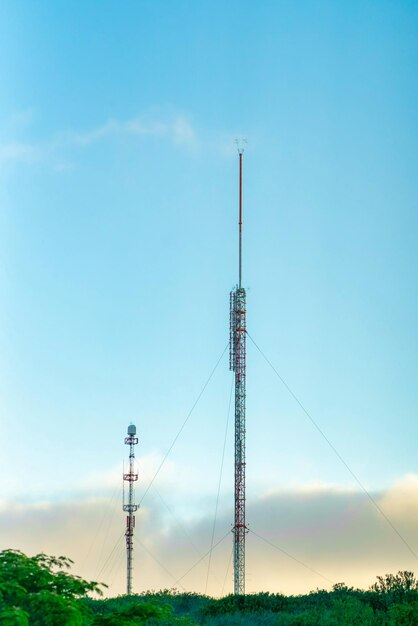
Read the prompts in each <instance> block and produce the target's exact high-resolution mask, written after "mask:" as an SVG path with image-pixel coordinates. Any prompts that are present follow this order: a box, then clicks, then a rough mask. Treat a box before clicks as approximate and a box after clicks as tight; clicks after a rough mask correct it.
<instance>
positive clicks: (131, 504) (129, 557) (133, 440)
mask: <svg viewBox="0 0 418 626" xmlns="http://www.w3.org/2000/svg"><path fill="white" fill-rule="evenodd" d="M137 443H138V437H136V426H135V425H134V424H130V425H129V426H128V436H127V437H125V444H126V445H128V446H129V471H128V473H127V474H125V473H124V474H123V480H124V481H126V482H127V483H128V503H127V504H125V490H124V492H123V494H124V497H123V510H124V511H125V512H126V513H127V516H126V530H125V539H126V593H127V595H131V594H132V570H133V550H134V545H133V543H134V528H135V513H136V511H137V510H138V509H139V505H138V504H135V493H134V483H135V482H136V481H137V480H138V474H137V473H136V472H135V448H134V446H136V444H137Z"/></svg>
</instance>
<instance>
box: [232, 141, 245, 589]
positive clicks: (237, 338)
mask: <svg viewBox="0 0 418 626" xmlns="http://www.w3.org/2000/svg"><path fill="white" fill-rule="evenodd" d="M243 152H244V150H243V149H242V148H240V147H238V155H239V219H238V236H239V282H238V286H237V287H236V288H235V289H233V291H231V294H230V353H229V367H230V369H231V370H232V371H233V372H234V375H235V490H234V503H235V520H234V527H233V533H234V593H235V594H244V593H245V536H246V534H247V532H248V530H247V526H246V520H245V397H246V332H247V330H246V313H247V309H246V293H245V289H244V288H243V287H242V155H243Z"/></svg>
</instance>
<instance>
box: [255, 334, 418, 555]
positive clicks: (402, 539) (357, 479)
mask: <svg viewBox="0 0 418 626" xmlns="http://www.w3.org/2000/svg"><path fill="white" fill-rule="evenodd" d="M247 335H248V337H249V338H250V340H251V342H252V343H253V344H254V346H255V348H256V349H257V350H258V352H259V353H260V354H261V356H262V357H263V359H264V360H265V361H266V363H267V364H268V365H269V366H270V367H271V369H272V370H273V372H274V373H275V374H276V376H277V378H278V379H279V380H280V382H281V383H282V384H283V386H284V387H285V388H286V389H287V391H288V392H289V393H290V395H291V396H292V398H293V399H294V400H295V402H296V403H297V404H298V405H299V406H300V408H301V409H302V411H303V412H304V414H305V415H306V417H307V418H308V419H309V421H310V422H311V424H313V426H314V427H315V428H316V430H317V431H318V432H319V434H320V435H321V437H322V438H323V439H324V440H325V441H326V443H327V444H328V446H329V447H330V448H331V450H332V451H333V452H334V454H335V455H336V457H337V458H338V459H339V460H340V461H341V463H342V464H343V465H344V467H345V468H346V469H347V470H348V472H349V473H350V474H351V476H352V477H353V478H354V480H355V481H356V483H357V484H358V486H359V487H360V489H361V490H362V491H363V492H364V493H365V494H366V496H367V497H368V498H369V500H370V502H371V503H372V504H373V506H374V507H375V508H376V510H377V511H378V512H379V513H380V515H381V516H382V517H383V518H384V519H385V520H386V522H387V524H388V525H389V526H390V527H391V529H392V530H393V532H394V533H395V534H396V535H397V536H398V537H399V539H400V540H401V541H402V542H403V544H404V545H405V546H406V548H408V550H409V552H410V553H411V554H412V555H413V556H414V558H415V559H417V560H418V555H417V553H416V552H415V550H414V549H413V548H412V547H411V546H410V545H409V543H408V542H407V540H406V539H405V537H403V536H402V535H401V533H400V532H399V530H398V529H397V528H396V526H394V524H393V523H392V521H391V520H390V519H389V517H388V516H387V515H386V513H385V512H384V511H383V509H382V508H381V507H380V506H379V504H378V502H377V501H376V499H375V498H374V497H373V496H372V494H371V493H370V492H369V491H368V489H366V487H365V486H364V485H363V483H362V482H361V480H360V478H358V476H357V475H356V474H355V473H354V472H353V470H352V469H351V467H350V466H349V465H348V463H347V461H346V460H345V459H344V458H343V457H342V455H341V454H340V453H339V452H338V450H337V448H336V447H335V446H334V444H333V443H332V442H331V441H330V440H329V439H328V437H327V436H326V434H325V433H324V431H323V430H322V428H321V427H320V426H319V424H317V422H316V421H315V420H314V418H313V417H312V415H311V414H310V413H309V412H308V411H307V409H305V407H304V405H303V404H302V402H301V401H300V400H299V398H298V397H297V396H296V394H295V393H294V392H293V391H292V389H291V388H290V387H289V385H288V384H287V382H286V381H285V380H284V378H283V377H282V376H280V374H279V372H278V371H277V369H276V368H275V367H274V365H273V364H272V362H271V361H270V360H269V359H268V358H267V356H266V355H265V354H264V352H263V351H262V350H261V348H260V346H259V345H258V344H257V343H256V342H255V341H254V339H253V338H252V337H251V335H250V333H249V332H248V331H247Z"/></svg>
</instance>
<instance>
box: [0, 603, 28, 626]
mask: <svg viewBox="0 0 418 626" xmlns="http://www.w3.org/2000/svg"><path fill="white" fill-rule="evenodd" d="M0 624H1V626H28V624H29V615H28V614H27V613H26V611H22V609H17V608H16V607H10V608H8V609H3V610H1V611H0Z"/></svg>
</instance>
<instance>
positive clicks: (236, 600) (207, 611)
mask: <svg viewBox="0 0 418 626" xmlns="http://www.w3.org/2000/svg"><path fill="white" fill-rule="evenodd" d="M287 606H288V600H287V598H286V596H283V595H281V594H279V593H276V594H275V593H256V594H252V595H246V596H235V595H232V594H231V595H229V596H225V597H224V598H220V599H219V600H209V601H208V604H207V606H206V607H205V608H204V609H203V614H204V615H220V614H223V613H238V612H239V613H257V612H258V611H270V612H277V611H282V610H283V609H284V608H286V607H287Z"/></svg>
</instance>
